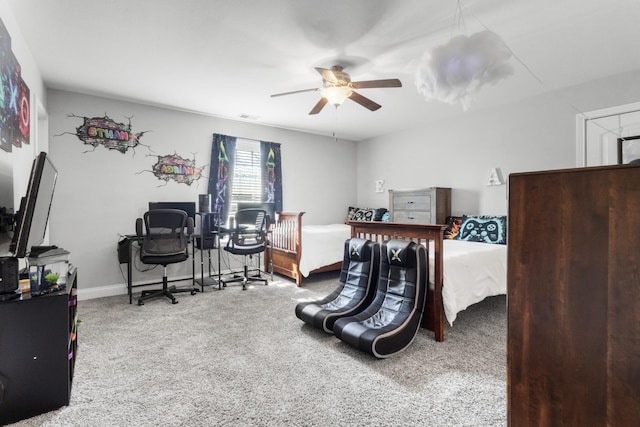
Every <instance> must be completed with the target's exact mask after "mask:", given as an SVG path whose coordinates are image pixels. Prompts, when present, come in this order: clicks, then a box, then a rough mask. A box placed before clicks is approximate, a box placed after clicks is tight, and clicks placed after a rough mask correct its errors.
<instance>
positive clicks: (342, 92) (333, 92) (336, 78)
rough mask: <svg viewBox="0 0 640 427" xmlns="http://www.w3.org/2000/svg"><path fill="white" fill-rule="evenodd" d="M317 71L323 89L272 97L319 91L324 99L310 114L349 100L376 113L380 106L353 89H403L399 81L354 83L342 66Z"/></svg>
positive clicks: (299, 91) (303, 90) (298, 91)
mask: <svg viewBox="0 0 640 427" xmlns="http://www.w3.org/2000/svg"><path fill="white" fill-rule="evenodd" d="M316 71H317V72H318V73H320V75H321V76H322V87H316V88H312V89H302V90H294V91H292V92H283V93H276V94H273V95H271V97H272V98H274V97H276V96H283V95H292V94H294V93H302V92H313V91H317V90H319V91H320V92H321V93H322V98H320V101H318V103H317V104H316V105H315V106H314V107H313V108H312V109H311V111H310V112H309V114H318V113H319V112H320V111H321V110H322V108H324V106H325V105H326V104H327V103H328V102H329V103H331V104H333V105H335V106H336V107H339V106H340V105H342V102H343V101H344V100H345V99H347V98H349V99H350V100H352V101H355V102H357V103H358V104H360V105H362V106H363V107H365V108H368V109H369V110H371V111H376V110H377V109H379V108H380V107H381V105H380V104H378V103H376V102H374V101H372V100H370V99H369V98H367V97H365V96H362V95H360V94H359V93H358V92H355V91H354V90H353V89H371V88H384V87H402V83H401V82H400V80H398V79H385V80H366V81H360V82H352V81H351V76H349V74H347V73H346V72H344V71H343V67H341V66H340V65H334V66H333V67H331V68H330V69H329V68H319V67H316Z"/></svg>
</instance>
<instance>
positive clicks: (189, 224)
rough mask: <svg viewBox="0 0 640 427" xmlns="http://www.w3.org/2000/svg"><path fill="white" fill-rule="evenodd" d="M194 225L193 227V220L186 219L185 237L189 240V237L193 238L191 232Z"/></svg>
mask: <svg viewBox="0 0 640 427" xmlns="http://www.w3.org/2000/svg"><path fill="white" fill-rule="evenodd" d="M194 228H195V227H194V225H193V218H191V217H188V218H187V236H189V238H191V236H193V230H194Z"/></svg>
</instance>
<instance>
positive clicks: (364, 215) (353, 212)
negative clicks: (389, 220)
mask: <svg viewBox="0 0 640 427" xmlns="http://www.w3.org/2000/svg"><path fill="white" fill-rule="evenodd" d="M386 212H387V208H378V209H372V208H355V207H352V206H350V207H349V213H348V214H347V221H382V217H383V216H384V214H385V213H386Z"/></svg>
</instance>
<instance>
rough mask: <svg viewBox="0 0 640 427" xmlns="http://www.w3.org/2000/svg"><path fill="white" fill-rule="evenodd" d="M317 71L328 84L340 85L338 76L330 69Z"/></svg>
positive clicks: (318, 69) (317, 68)
mask: <svg viewBox="0 0 640 427" xmlns="http://www.w3.org/2000/svg"><path fill="white" fill-rule="evenodd" d="M316 71H317V72H319V73H320V75H321V76H322V80H324V81H326V82H327V83H331V84H338V79H337V78H336V75H335V74H333V71H331V70H330V69H328V68H320V67H316Z"/></svg>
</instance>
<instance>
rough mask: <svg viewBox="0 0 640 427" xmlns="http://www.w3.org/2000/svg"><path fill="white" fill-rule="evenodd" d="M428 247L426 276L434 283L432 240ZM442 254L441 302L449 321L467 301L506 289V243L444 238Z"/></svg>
mask: <svg viewBox="0 0 640 427" xmlns="http://www.w3.org/2000/svg"><path fill="white" fill-rule="evenodd" d="M429 249H430V250H429V280H430V281H431V283H433V242H431V243H430V248H429ZM443 254H444V256H443V257H444V259H443V264H444V272H443V275H444V283H443V286H442V303H443V305H444V314H445V316H446V318H447V321H448V322H449V324H450V325H453V322H454V320H456V317H457V315H458V313H459V312H461V311H462V310H464V309H466V308H467V307H469V306H470V305H472V304H475V303H478V302H480V301H482V300H483V299H485V298H486V297H489V296H494V295H502V294H506V293H507V246H506V245H494V244H490V243H478V242H465V241H461V240H444V241H443Z"/></svg>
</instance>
